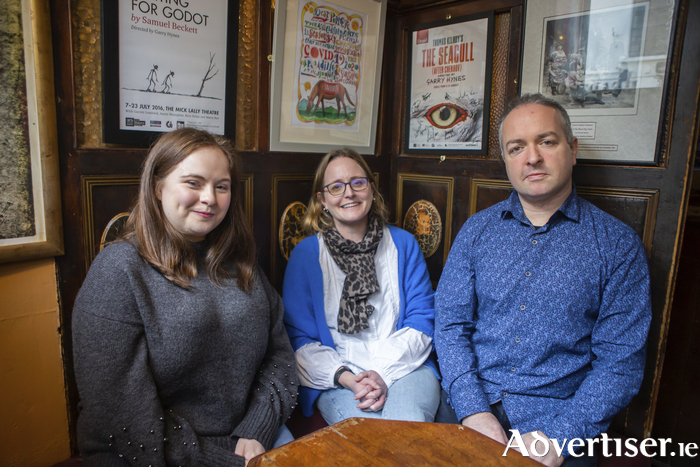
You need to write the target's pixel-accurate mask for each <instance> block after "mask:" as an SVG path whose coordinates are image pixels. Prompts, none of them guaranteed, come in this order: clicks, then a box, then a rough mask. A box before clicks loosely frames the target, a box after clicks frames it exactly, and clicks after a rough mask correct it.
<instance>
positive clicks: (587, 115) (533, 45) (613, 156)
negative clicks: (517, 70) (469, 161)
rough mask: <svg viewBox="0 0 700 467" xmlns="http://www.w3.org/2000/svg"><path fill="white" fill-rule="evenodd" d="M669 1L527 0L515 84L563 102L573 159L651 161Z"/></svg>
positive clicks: (666, 46) (664, 68) (663, 77)
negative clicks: (576, 146) (573, 143)
mask: <svg viewBox="0 0 700 467" xmlns="http://www.w3.org/2000/svg"><path fill="white" fill-rule="evenodd" d="M585 4H586V5H589V4H588V3H585ZM674 4H675V2H669V1H666V0H663V1H662V0H650V1H636V0H604V1H599V2H595V4H594V5H595V8H594V9H588V8H584V4H583V3H576V2H568V1H562V0H541V1H536V2H535V1H530V2H528V4H527V12H526V22H525V40H524V45H523V60H522V63H523V69H522V86H521V92H522V93H534V92H539V93H541V94H543V95H544V96H546V97H550V98H553V99H555V100H556V101H557V102H559V103H561V104H562V105H563V106H564V108H565V109H566V110H567V112H568V113H569V116H570V118H571V122H572V127H573V130H574V136H576V137H577V138H578V140H579V152H578V159H579V160H590V161H596V162H605V163H615V164H619V163H625V164H639V165H652V164H655V163H656V160H655V156H656V154H658V151H657V148H658V145H659V144H660V141H659V140H660V138H658V135H659V134H660V133H659V132H660V120H661V113H662V109H663V108H664V106H663V104H664V102H663V101H664V99H663V96H664V95H665V89H666V86H667V79H666V76H667V69H668V64H667V62H668V60H667V57H668V53H669V50H670V45H671V44H670V39H671V31H672V30H673V20H674V17H675V15H674V13H675V8H674Z"/></svg>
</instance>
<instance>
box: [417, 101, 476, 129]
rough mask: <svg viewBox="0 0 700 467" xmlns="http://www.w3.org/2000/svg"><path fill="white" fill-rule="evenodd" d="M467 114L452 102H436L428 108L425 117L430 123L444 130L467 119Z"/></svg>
mask: <svg viewBox="0 0 700 467" xmlns="http://www.w3.org/2000/svg"><path fill="white" fill-rule="evenodd" d="M468 116H469V114H468V113H467V111H466V110H464V109H462V108H461V107H457V106H456V105H454V104H448V103H445V104H438V105H436V106H434V107H432V108H431V109H430V110H428V113H427V115H426V118H427V119H428V121H429V122H430V124H431V125H433V126H435V127H437V128H440V129H441V130H446V129H448V128H452V127H453V126H455V125H456V124H458V123H459V122H463V121H464V120H466V119H467V117H468Z"/></svg>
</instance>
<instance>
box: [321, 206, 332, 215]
mask: <svg viewBox="0 0 700 467" xmlns="http://www.w3.org/2000/svg"><path fill="white" fill-rule="evenodd" d="M323 212H325V213H326V214H330V213H331V212H330V211H329V210H328V208H326V207H325V206H323Z"/></svg>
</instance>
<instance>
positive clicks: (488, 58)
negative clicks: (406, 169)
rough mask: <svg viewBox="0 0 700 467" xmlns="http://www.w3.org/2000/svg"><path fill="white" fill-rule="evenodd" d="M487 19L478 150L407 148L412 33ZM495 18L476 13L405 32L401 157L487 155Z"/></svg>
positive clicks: (419, 26)
mask: <svg viewBox="0 0 700 467" xmlns="http://www.w3.org/2000/svg"><path fill="white" fill-rule="evenodd" d="M484 18H486V19H487V20H488V26H487V28H488V29H487V31H486V54H485V59H484V62H483V63H482V66H483V67H484V70H485V73H484V83H483V86H484V107H483V114H482V115H483V122H482V130H481V147H480V148H477V149H445V148H438V149H427V148H418V149H416V148H410V147H409V145H410V139H409V132H410V122H411V86H412V83H413V33H414V32H415V31H422V30H429V29H433V28H437V27H442V26H446V25H450V24H461V23H469V22H472V21H478V20H481V19H484ZM495 23H496V22H495V15H494V11H493V10H492V11H485V12H482V13H476V14H472V15H467V16H459V17H457V18H450V19H445V20H441V21H434V22H430V23H424V24H418V25H415V26H412V27H410V28H409V29H407V33H408V47H407V55H406V62H407V63H408V69H407V71H406V97H405V99H406V100H405V111H404V137H403V144H402V149H403V153H404V154H411V155H412V156H416V155H417V156H420V155H428V156H435V155H449V156H484V155H487V154H488V146H489V127H490V116H491V84H492V83H491V82H492V76H493V41H494V34H495V30H494V29H495Z"/></svg>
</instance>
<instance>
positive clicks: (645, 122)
mask: <svg viewBox="0 0 700 467" xmlns="http://www.w3.org/2000/svg"><path fill="white" fill-rule="evenodd" d="M644 4H646V5H647V7H646V8H647V11H648V12H651V11H652V10H662V9H664V8H667V11H670V12H671V19H670V21H669V24H668V25H667V27H668V30H669V31H671V33H669V36H668V41H667V43H666V52H665V58H664V60H665V63H664V66H663V72H664V75H663V82H662V84H661V86H660V98H659V100H658V102H659V104H658V107H655V108H654V109H653V112H641V111H639V110H638V111H637V112H638V114H637V113H635V114H630V115H614V114H612V113H611V114H603V113H601V114H599V115H576V114H570V118H571V120H572V125H573V126H574V127H575V126H576V124H577V123H581V124H585V125H588V126H591V124H592V125H593V126H592V128H594V129H595V128H597V127H599V126H600V127H610V128H634V131H635V132H636V133H637V134H641V133H645V134H648V133H653V134H655V135H656V137H655V140H654V144H653V145H652V147H653V151H654V152H653V154H652V157H651V158H649V157H635V154H637V152H636V151H635V150H634V149H632V148H630V147H629V144H627V142H628V141H629V140H630V137H629V135H627V134H624V133H620V134H619V135H618V136H617V137H615V138H608V139H607V140H606V141H604V142H600V143H599V144H598V145H599V146H601V147H604V146H614V147H615V148H616V149H617V151H619V152H617V151H604V150H601V151H596V153H597V154H598V156H597V157H590V155H588V154H587V153H589V150H586V149H584V147H582V144H586V140H585V139H581V138H579V150H578V155H577V157H576V159H577V161H578V162H579V163H585V164H600V165H623V166H625V165H626V166H652V167H654V166H659V165H662V163H663V161H664V160H665V153H666V152H667V150H668V147H667V144H665V143H667V141H665V140H667V138H665V137H664V134H665V128H666V126H667V125H668V122H667V121H666V119H665V118H664V115H667V112H668V105H669V100H668V95H669V87H670V86H672V83H673V80H675V79H677V76H676V75H677V73H673V72H672V69H673V66H672V62H673V59H672V51H673V48H674V41H675V36H674V34H673V33H672V31H675V28H676V23H677V21H678V6H679V2H678V0H671V1H670V2H665V1H662V0H607V2H604V3H599V4H597V7H596V9H595V10H591V9H590V8H586V7H584V8H581V7H577V6H576V5H577V4H575V2H574V3H572V2H567V1H565V0H548V3H547V4H545V3H544V2H533V1H531V0H530V1H526V4H525V23H524V34H523V47H522V59H521V64H522V65H521V66H522V68H521V79H520V94H523V93H525V92H537V91H539V89H540V84H541V83H540V81H541V75H542V73H543V72H542V70H543V67H544V61H545V58H544V56H543V53H544V52H543V51H544V46H545V40H546V38H545V37H544V35H545V34H544V27H545V26H546V24H547V21H548V20H549V21H555V20H556V19H557V18H567V17H574V16H577V15H578V16H584V15H588V16H590V15H591V14H595V13H596V12H597V11H601V10H602V11H606V10H609V9H610V10H614V9H621V8H623V7H625V6H627V7H630V8H631V7H632V6H634V5H644ZM546 11H550V12H555V13H546ZM543 12H544V13H543ZM650 26H655V25H653V24H649V23H648V22H646V23H645V25H644V31H643V33H644V36H645V37H647V36H648V35H649V28H650ZM645 45H646V42H645V43H644V44H642V51H641V56H640V57H641V58H645V59H646V58H647V57H648V55H647V54H646V51H645V50H644V46H645ZM528 47H529V49H528ZM652 58H653V57H652ZM534 62H536V63H537V67H536V69H534V71H533V69H532V67H530V66H528V65H527V64H530V63H534ZM640 68H641V66H640ZM656 68H658V65H657V66H656ZM643 77H645V76H643ZM643 77H640V78H639V79H642V78H643ZM535 89H536V90H537V91H535ZM637 89H638V91H639V94H640V95H641V94H645V95H647V94H649V93H650V92H652V91H650V90H649V89H648V88H644V87H638V88H637ZM547 97H548V96H547ZM641 99H642V97H637V100H641ZM580 119H585V122H580V121H579V120H580ZM591 150H592V149H591ZM606 152H610V155H609V156H608V155H607V154H606ZM620 154H623V156H622V157H620ZM587 156H588V157H587Z"/></svg>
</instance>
